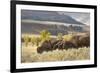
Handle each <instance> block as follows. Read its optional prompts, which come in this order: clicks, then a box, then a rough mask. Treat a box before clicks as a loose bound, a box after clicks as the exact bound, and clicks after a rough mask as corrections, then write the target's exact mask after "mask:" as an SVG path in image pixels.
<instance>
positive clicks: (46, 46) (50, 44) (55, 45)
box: [37, 40, 76, 53]
mask: <svg viewBox="0 0 100 73" xmlns="http://www.w3.org/2000/svg"><path fill="white" fill-rule="evenodd" d="M68 48H76V46H75V45H74V44H73V43H72V42H69V41H62V40H55V41H45V42H43V43H42V45H41V46H40V47H38V48H37V52H38V53H42V52H44V51H52V50H56V49H59V50H63V49H68Z"/></svg>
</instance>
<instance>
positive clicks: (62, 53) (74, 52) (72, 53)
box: [21, 44, 90, 63]
mask: <svg viewBox="0 0 100 73" xmlns="http://www.w3.org/2000/svg"><path fill="white" fill-rule="evenodd" d="M89 59H90V48H89V47H88V48H87V47H82V48H78V49H74V48H72V49H68V50H53V51H49V52H43V53H42V54H39V53H37V51H36V46H33V45H31V44H29V45H28V46H25V45H24V44H22V51H21V62H22V63H31V62H46V61H72V60H89Z"/></svg>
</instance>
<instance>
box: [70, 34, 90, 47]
mask: <svg viewBox="0 0 100 73" xmlns="http://www.w3.org/2000/svg"><path fill="white" fill-rule="evenodd" d="M71 42H73V43H74V45H76V46H77V48H79V47H89V46H90V36H89V35H83V36H82V35H81V36H80V35H77V36H74V37H73V38H72V39H71Z"/></svg>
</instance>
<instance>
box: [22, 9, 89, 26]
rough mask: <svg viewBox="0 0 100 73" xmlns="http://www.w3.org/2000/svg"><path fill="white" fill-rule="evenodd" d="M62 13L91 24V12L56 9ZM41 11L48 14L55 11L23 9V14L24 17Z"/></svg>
mask: <svg viewBox="0 0 100 73" xmlns="http://www.w3.org/2000/svg"><path fill="white" fill-rule="evenodd" d="M55 12H57V13H59V14H60V15H67V16H70V17H72V18H73V19H75V20H77V21H79V22H81V23H84V24H86V25H90V13H84V12H65V11H64V12H63V11H55ZM36 13H39V14H40V15H42V14H43V15H48V13H53V11H38V10H22V14H21V16H22V17H24V16H26V17H32V16H34V14H36ZM53 14H54V13H53Z"/></svg>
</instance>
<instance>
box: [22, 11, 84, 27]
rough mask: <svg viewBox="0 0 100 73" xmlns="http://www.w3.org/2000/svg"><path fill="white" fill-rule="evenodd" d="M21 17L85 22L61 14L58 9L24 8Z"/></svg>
mask: <svg viewBox="0 0 100 73" xmlns="http://www.w3.org/2000/svg"><path fill="white" fill-rule="evenodd" d="M21 19H28V20H40V21H54V22H62V23H69V24H80V25H84V24H83V23H81V22H79V21H77V20H75V19H73V18H72V17H71V16H69V15H63V14H59V13H58V12H57V11H37V10H22V11H21Z"/></svg>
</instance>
